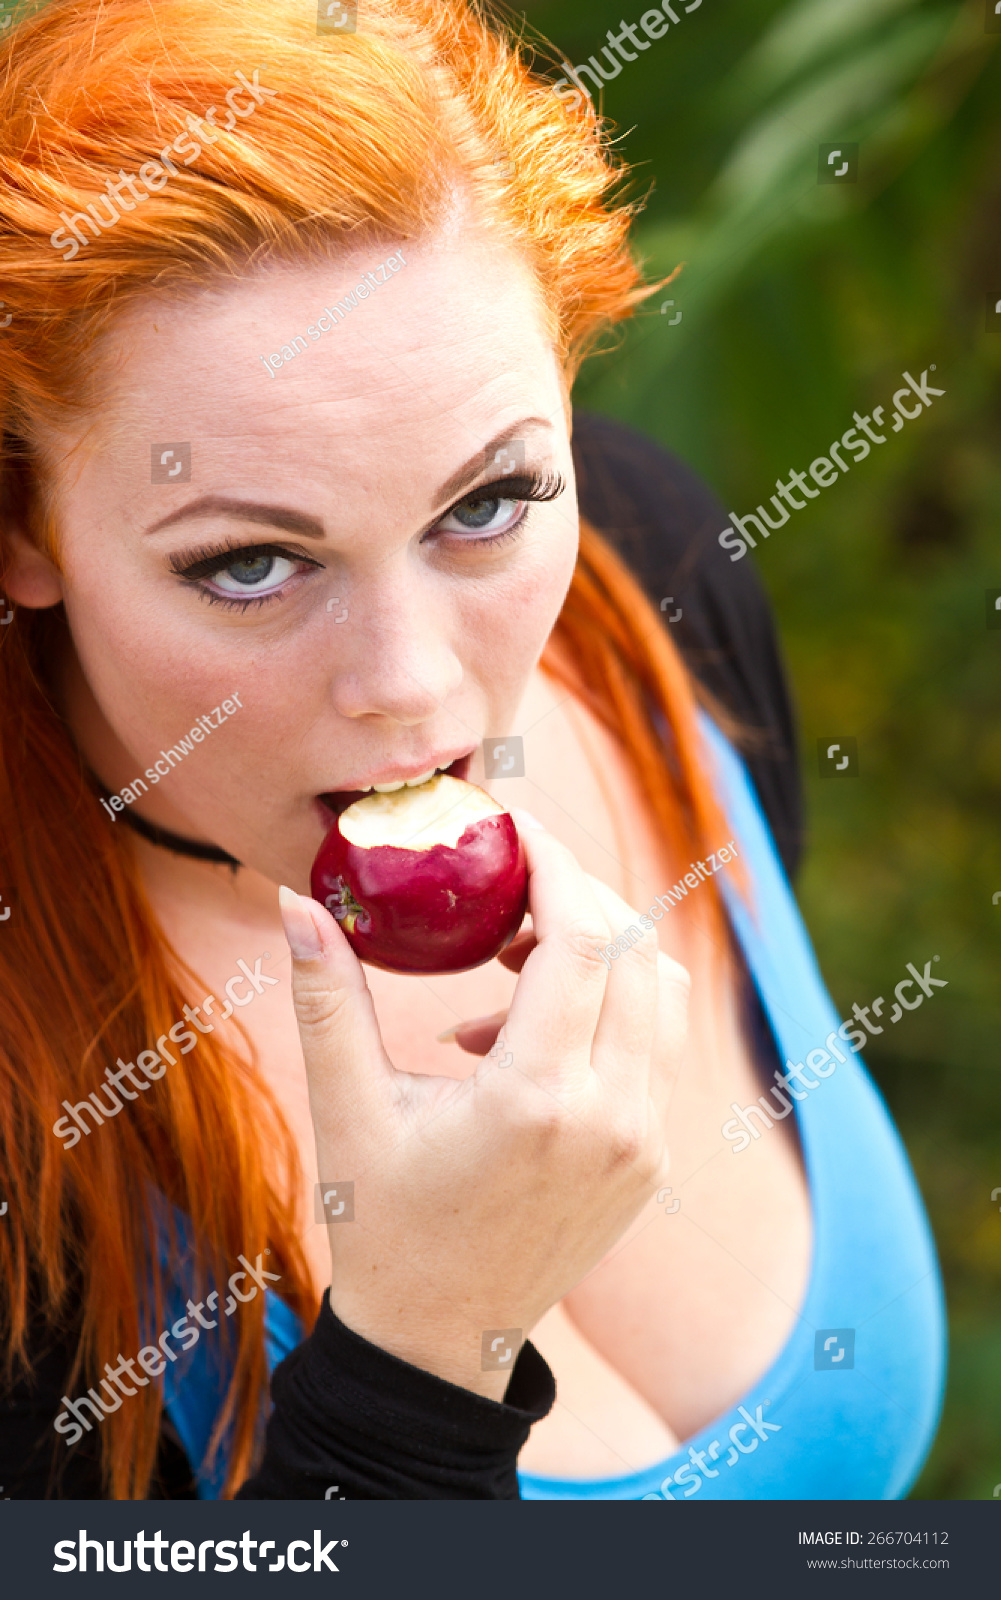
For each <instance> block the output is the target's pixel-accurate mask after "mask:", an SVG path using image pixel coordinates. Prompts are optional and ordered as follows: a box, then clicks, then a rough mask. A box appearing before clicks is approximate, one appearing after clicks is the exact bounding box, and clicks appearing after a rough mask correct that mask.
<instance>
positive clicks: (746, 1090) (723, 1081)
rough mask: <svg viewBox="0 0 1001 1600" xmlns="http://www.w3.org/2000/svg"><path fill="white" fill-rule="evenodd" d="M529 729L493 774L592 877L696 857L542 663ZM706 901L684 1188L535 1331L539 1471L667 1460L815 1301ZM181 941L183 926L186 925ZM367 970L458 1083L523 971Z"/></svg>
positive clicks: (273, 1029)
mask: <svg viewBox="0 0 1001 1600" xmlns="http://www.w3.org/2000/svg"><path fill="white" fill-rule="evenodd" d="M518 725H519V726H520V727H522V728H524V729H525V732H524V734H523V735H522V741H523V758H524V776H521V777H511V778H498V779H495V780H493V781H492V782H491V783H489V784H486V785H485V787H488V788H490V789H491V790H492V792H493V793H494V794H495V795H496V796H497V798H498V799H500V800H501V801H502V802H503V803H504V804H505V805H520V806H523V807H525V808H527V809H528V810H529V811H531V812H532V813H533V814H534V815H535V816H536V817H537V818H538V819H539V821H540V822H542V823H543V824H544V825H545V826H546V827H547V828H548V829H550V831H551V832H553V833H554V834H555V835H556V836H557V837H558V838H560V839H562V840H563V841H564V842H565V843H566V844H567V845H568V846H569V847H570V849H571V850H573V852H574V854H575V855H576V856H577V858H578V860H579V861H580V862H581V864H582V865H583V866H584V868H585V870H587V871H588V872H591V873H593V874H594V875H595V876H596V877H599V878H601V879H603V880H604V881H605V882H607V883H609V884H610V885H611V886H612V887H613V888H615V889H616V890H617V892H618V893H619V894H620V895H622V897H623V898H624V899H625V900H626V901H627V902H628V903H630V904H631V905H633V906H635V907H636V908H637V909H638V910H645V908H646V907H647V906H648V905H650V904H651V902H652V901H653V900H654V899H655V898H656V896H657V895H659V894H662V893H663V892H664V891H665V889H666V888H667V887H669V886H670V885H671V883H673V882H674V881H675V879H676V878H677V877H678V876H679V874H680V873H681V872H683V871H684V869H685V867H686V866H687V863H684V862H682V863H676V862H672V861H670V860H669V859H667V858H666V857H665V853H664V850H663V848H662V846H661V844H660V841H659V840H658V838H657V837H656V834H655V832H654V830H653V828H652V826H651V823H650V820H649V817H648V814H647V810H646V807H645V805H644V803H643V798H642V795H641V793H640V792H639V791H638V788H637V785H636V783H635V782H634V780H633V777H632V774H631V770H630V768H629V766H628V763H627V761H626V759H625V757H624V755H623V753H622V752H621V750H620V748H619V746H618V745H617V742H616V741H615V740H614V739H612V738H611V737H610V736H609V735H608V734H607V733H606V732H605V731H604V730H603V729H602V728H601V727H600V726H599V725H598V724H597V723H596V722H595V721H594V719H592V718H591V717H590V716H589V714H588V713H587V712H586V711H585V710H584V709H583V708H582V707H580V706H579V705H578V704H576V703H575V702H574V701H572V700H570V699H568V698H567V697H566V696H565V695H563V694H562V693H561V692H559V691H557V690H556V689H555V688H553V687H552V686H551V685H550V684H549V683H548V682H547V681H546V680H545V678H543V677H542V675H541V674H537V675H536V677H535V678H534V679H533V681H532V683H531V685H530V688H529V691H528V694H527V695H526V700H525V703H524V704H523V706H522V708H521V711H520V714H519V722H518ZM474 776H475V774H474ZM721 842H722V841H721ZM701 892H702V893H703V894H706V893H707V891H706V888H705V885H702V886H701ZM692 902H693V903H692V906H691V907H686V908H685V915H684V916H683V917H681V916H679V917H675V918H671V917H665V918H664V919H663V921H662V922H660V923H659V924H658V930H659V938H660V940H661V944H662V947H663V948H664V949H665V950H666V951H667V952H668V953H670V954H671V955H673V956H675V957H676V958H677V959H679V960H680V961H682V962H683V963H684V964H685V965H686V966H687V967H688V968H689V970H690V972H691V974H692V1006H691V1021H690V1032H689V1039H688V1044H687V1048H686V1052H685V1056H684V1059H683V1062H682V1066H681V1069H680V1072H679V1075H678V1079H677V1082H676V1085H675V1089H674V1093H673V1095H672V1100H671V1104H670V1107H669V1110H668V1115H667V1121H668V1126H667V1137H668V1143H669V1148H670V1153H671V1178H672V1184H671V1191H672V1192H671V1194H670V1195H667V1196H663V1197H662V1199H661V1200H660V1201H659V1202H658V1200H657V1199H656V1198H654V1199H653V1200H652V1201H651V1203H650V1205H649V1206H648V1207H647V1209H646V1210H645V1211H644V1213H642V1214H641V1216H640V1217H639V1218H637V1220H636V1222H635V1223H634V1224H633V1226H632V1228H631V1229H630V1230H629V1232H628V1233H627V1235H626V1236H625V1237H624V1238H623V1239H622V1240H621V1241H620V1242H619V1244H618V1246H617V1247H616V1249H615V1250H614V1251H613V1252H611V1254H610V1256H609V1258H608V1260H607V1261H606V1262H605V1263H603V1264H602V1265H601V1266H600V1267H599V1268H598V1269H597V1270H596V1271H595V1272H593V1273H592V1274H591V1275H590V1277H589V1278H588V1279H587V1280H585V1282H584V1283H583V1284H581V1285H579V1286H578V1287H577V1288H576V1289H575V1290H574V1291H573V1293H572V1294H571V1295H569V1296H568V1297H567V1299H566V1300H565V1301H564V1302H563V1304H562V1306H561V1307H560V1308H557V1309H556V1310H555V1311H554V1312H552V1313H550V1315H549V1316H548V1317H547V1318H546V1319H544V1322H543V1324H541V1325H540V1327H539V1329H538V1330H536V1332H535V1334H534V1335H533V1337H534V1338H535V1340H536V1342H537V1343H538V1344H539V1346H540V1348H541V1349H542V1350H543V1354H545V1355H546V1356H547V1359H549V1360H550V1362H551V1364H552V1365H553V1368H554V1371H555V1373H556V1377H557V1384H558V1389H559V1395H560V1398H559V1400H558V1402H557V1407H556V1409H555V1411H554V1413H553V1414H552V1415H551V1416H550V1417H549V1418H548V1419H546V1421H544V1422H543V1423H542V1424H540V1425H538V1426H537V1427H536V1428H535V1429H534V1430H533V1433H532V1437H531V1440H530V1441H529V1446H528V1447H527V1449H526V1453H525V1457H524V1463H523V1464H524V1465H526V1466H527V1467H529V1468H533V1467H534V1468H535V1469H536V1470H540V1471H547V1472H554V1473H557V1474H561V1473H562V1474H566V1475H571V1476H573V1475H583V1476H591V1475H603V1474H605V1473H608V1472H614V1471H628V1470H632V1469H634V1468H638V1467H639V1466H641V1465H644V1464H645V1463H646V1461H647V1460H655V1459H659V1458H662V1457H663V1456H664V1455H665V1454H667V1453H669V1450H670V1448H672V1447H673V1440H674V1437H675V1435H677V1436H679V1437H683V1436H685V1435H686V1434H687V1433H689V1432H691V1431H692V1430H693V1429H694V1428H696V1427H698V1426H699V1425H700V1424H701V1423H702V1422H704V1421H707V1420H709V1418H710V1417H711V1416H713V1415H714V1414H715V1413H716V1412H717V1411H718V1410H719V1409H720V1408H721V1406H723V1405H725V1404H727V1403H729V1402H730V1401H731V1400H733V1399H734V1398H737V1397H739V1395H740V1394H741V1393H742V1392H743V1389H744V1387H746V1385H747V1384H748V1383H750V1382H751V1381H753V1379H754V1377H755V1376H756V1375H757V1373H758V1372H760V1371H761V1370H763V1369H764V1367H765V1366H767V1364H768V1362H769V1361H770V1360H771V1359H772V1358H773V1356H774V1354H775V1353H777V1350H778V1348H779V1347H780V1346H781V1343H782V1341H783V1339H784V1337H785V1336H786V1335H787V1333H788V1330H789V1327H790V1325H791V1322H792V1320H793V1319H794V1316H795V1310H796V1307H797V1305H798V1303H799V1301H800V1299H801V1297H802V1292H803V1288H804V1285H805V1281H806V1276H807V1272H808V1264H809V1251H810V1217H809V1198H808V1192H807V1188H806V1184H805V1180H804V1177H803V1172H802V1166H801V1162H800V1159H799V1150H798V1144H797V1140H796V1135H795V1131H794V1129H793V1128H791V1127H789V1126H788V1124H776V1125H775V1127H774V1129H773V1130H772V1132H771V1134H770V1135H769V1139H768V1140H762V1141H760V1142H758V1143H757V1144H755V1145H753V1146H752V1147H751V1148H750V1149H748V1150H746V1151H745V1152H744V1153H743V1154H742V1155H741V1157H740V1158H739V1159H738V1160H735V1159H734V1158H733V1155H732V1151H731V1147H730V1146H729V1145H728V1144H727V1143H726V1142H725V1141H724V1140H723V1139H722V1137H721V1133H720V1129H721V1126H722V1123H723V1122H724V1121H725V1120H726V1119H727V1118H728V1117H730V1116H731V1115H732V1111H731V1110H730V1109H729V1108H730V1105H731V1103H732V1101H734V1100H735V1099H738V1098H740V1103H741V1104H746V1103H747V1101H748V1100H751V1099H754V1098H755V1097H756V1096H757V1095H758V1094H760V1093H761V1092H762V1087H763V1082H762V1081H761V1069H760V1067H759V1066H758V1065H757V1064H756V1063H755V1061H754V1060H753V1059H752V1057H751V1055H750V1052H749V1050H748V1047H747V1044H746V1041H745V1038H744V1035H743V1032H742V1028H741V1025H740V1021H739V1014H738V1005H737V1002H736V995H735V989H734V980H733V976H732V971H731V970H729V969H728V967H727V962H726V960H725V952H724V951H723V950H721V949H720V948H719V946H718V944H716V943H714V941H713V939H712V937H711V936H710V935H709V934H708V933H707V931H706V930H707V923H706V919H705V917H704V915H703V914H701V913H700V908H699V902H698V897H697V892H695V893H693V894H692ZM265 931H267V940H266V943H265V945H263V946H262V948H268V949H270V950H271V951H272V953H273V954H274V955H275V956H276V957H277V956H279V954H283V953H284V950H285V946H284V941H283V936H282V933H281V930H280V926H279V925H278V924H277V921H275V923H274V924H273V926H272V927H271V929H270V930H265V928H263V927H262V928H261V930H260V932H261V936H262V937H263V935H264V933H265ZM176 936H177V937H179V938H183V937H184V935H183V932H182V930H181V929H180V928H179V929H178V930H177V935H176ZM231 937H232V934H231V933H230V935H229V938H230V939H231ZM272 940H274V943H272V942H271V941H272ZM223 948H228V949H232V944H231V943H228V944H227V943H226V941H225V940H223V939H220V938H219V930H218V929H213V928H212V927H211V926H209V927H206V926H205V925H204V924H201V925H200V926H199V928H198V929H197V931H196V929H195V928H194V927H191V928H189V929H188V930H187V939H186V948H185V950H184V953H185V955H186V958H187V959H188V960H189V961H190V962H191V965H192V966H193V967H194V968H195V969H196V970H198V971H200V972H201V973H202V974H203V975H204V977H205V981H206V984H207V986H210V985H212V984H213V983H214V982H215V981H216V978H217V973H216V971H215V969H216V967H219V966H220V954H219V952H220V949H223ZM254 953H255V954H256V953H257V952H256V951H255V952H254ZM267 970H268V971H270V972H272V973H273V974H274V975H275V976H277V977H278V978H279V983H278V985H276V986H274V987H272V988H270V989H269V990H268V992H267V994H266V995H265V996H262V997H261V998H260V999H259V1000H257V1001H255V1004H254V1005H253V1006H252V1007H248V1008H247V1010H246V1011H245V1012H244V1013H243V1015H242V1018H241V1020H242V1022H243V1024H244V1026H245V1027H246V1029H247V1032H248V1034H249V1036H250V1038H251V1041H252V1043H253V1046H254V1049H255V1052H256V1055H257V1059H258V1063H259V1069H260V1071H261V1073H262V1074H263V1076H264V1077H265V1079H266V1080H267V1082H268V1083H269V1085H270V1087H271V1088H272V1090H273V1092H274V1093H275V1095H276V1097H277V1099H278V1100H279V1102H280V1104H281V1106H282V1108H283V1110H284V1114H285V1116H286V1119H287V1121H288V1123H289V1125H290V1127H291V1130H292V1132H293V1135H294V1137H295V1139H296V1142H297V1145H298V1148H299V1151H300V1157H301V1162H302V1168H303V1193H302V1196H301V1210H300V1214H301V1217H302V1219H303V1227H304V1235H303V1242H304V1246H305V1249H306V1252H307V1258H308V1260H309V1262H310V1265H311V1268H312V1271H313V1273H314V1277H315V1281H316V1284H317V1288H318V1289H319V1290H322V1289H323V1288H324V1287H325V1286H326V1284H327V1282H328V1281H329V1270H330V1264H329V1253H328V1247H327V1240H326V1232H325V1228H324V1227H323V1226H322V1224H317V1223H316V1222H314V1220H313V1202H312V1196H313V1185H314V1184H315V1183H316V1182H317V1180H318V1179H319V1178H320V1177H322V1178H323V1180H324V1181H328V1180H331V1179H335V1178H338V1177H341V1178H343V1177H344V1176H345V1175H344V1174H338V1173H323V1174H318V1173H317V1170H316V1156H315V1148H314V1143H313V1132H312V1124H311V1120H310V1114H309V1102H308V1095H307V1089H306V1080H305V1073H304V1069H303V1065H302V1057H301V1051H300V1047H299V1041H298V1034H297V1031H296V1025H295V1019H294V1015H293V1012H292V1005H291V991H290V985H289V969H288V963H287V960H275V961H273V962H272V963H271V964H270V965H269V966H268V969H267ZM367 976H368V981H369V985H370V988H371V991H372V995H373V1000H374V1004H375V1008H376V1013H377V1016H378V1019H379V1024H380V1028H381V1030H382V1033H383V1037H384V1040H385V1043H386V1047H387V1050H388V1052H389V1054H390V1056H391V1058H392V1060H393V1061H394V1062H395V1063H396V1065H397V1066H398V1067H400V1068H402V1069H404V1070H407V1071H411V1072H424V1073H440V1074H444V1075H448V1076H454V1077H461V1076H465V1075H467V1074H468V1073H470V1072H472V1071H473V1070H475V1065H476V1062H475V1059H474V1058H473V1057H471V1056H468V1055H465V1054H464V1053H463V1052H461V1051H460V1050H459V1049H458V1048H457V1047H456V1046H455V1045H454V1044H443V1043H440V1042H439V1041H438V1039H437V1035H438V1034H440V1033H441V1032H443V1031H444V1030H446V1029H448V1028H451V1027H453V1026H454V1025H455V1024H456V1023H457V1022H459V1021H462V1020H464V1019H467V1018H471V1017H475V1016H482V1015H487V1014H491V1013H493V1012H496V1011H503V1010H505V1009H506V1008H507V1006H508V1004H509V1002H510V999H511V995H512V993H513V991H514V987H515V983H516V978H515V977H514V975H512V974H510V973H508V972H506V971H505V970H504V969H503V968H502V967H500V966H499V965H498V964H497V963H496V962H492V963H489V964H488V965H486V966H484V967H480V968H477V969H476V970H475V971H473V972H468V973H461V974H455V975H450V976H444V977H442V976H434V977H429V978H414V977H407V976H402V975H398V974H391V973H384V972H379V971H376V970H374V969H369V970H368V972H367ZM216 992H219V990H218V989H216ZM790 1120H791V1119H790ZM737 1308H739V1315H738V1310H737ZM738 1327H739V1330H740V1333H739V1337H738V1336H737V1334H736V1329H737V1328H738ZM637 1457H639V1458H642V1459H636V1458H637ZM616 1463H617V1464H616Z"/></svg>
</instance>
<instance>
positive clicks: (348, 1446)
mask: <svg viewBox="0 0 1001 1600" xmlns="http://www.w3.org/2000/svg"><path fill="white" fill-rule="evenodd" d="M271 1397H272V1400H273V1401H274V1410H273V1412H272V1414H271V1417H270V1419H269V1421H268V1430H267V1440H266V1446H265V1455H264V1461H263V1463H262V1465H261V1469H260V1471H259V1472H257V1473H256V1474H255V1475H254V1476H253V1477H252V1478H250V1479H248V1481H247V1482H246V1483H245V1484H244V1486H243V1488H242V1489H241V1490H240V1492H239V1494H238V1495H237V1499H239V1500H323V1499H325V1498H326V1495H327V1492H328V1490H331V1491H333V1493H332V1495H331V1498H333V1495H334V1493H335V1494H336V1496H337V1498H340V1497H341V1496H344V1497H345V1498H346V1499H348V1500H517V1499H518V1497H519V1496H518V1478H517V1470H516V1469H517V1460H518V1453H519V1451H520V1450H521V1447H522V1445H523V1444H524V1443H525V1440H526V1439H527V1438H528V1435H529V1431H530V1429H531V1427H532V1424H533V1422H538V1421H540V1419H541V1418H542V1417H544V1416H545V1415H546V1413H547V1412H548V1411H549V1410H550V1408H551V1406H552V1404H553V1401H554V1399H555V1398H556V1384H555V1381H554V1379H553V1375H552V1373H551V1372H550V1370H549V1368H548V1366H547V1365H546V1363H545V1362H544V1361H543V1359H542V1357H541V1356H540V1355H539V1352H538V1351H537V1350H536V1348H535V1346H534V1345H532V1344H530V1343H529V1342H528V1341H527V1340H526V1342H525V1343H524V1344H523V1345H522V1347H521V1350H520V1351H519V1353H518V1358H517V1361H516V1362H515V1365H514V1368H513V1370H512V1372H511V1378H510V1381H509V1383H508V1386H507V1392H506V1394H505V1396H504V1400H503V1401H495V1400H488V1399H485V1398H484V1397H483V1396H482V1395H478V1394H474V1393H473V1391H472V1390H470V1389H462V1388H459V1387H458V1386H457V1385H456V1384H453V1383H448V1382H447V1381H446V1380H445V1379H444V1378H438V1377H436V1376H435V1375H434V1374H433V1373H431V1372H425V1371H423V1369H422V1368H420V1367H412V1366H411V1365H410V1364H409V1363H408V1362H406V1361H401V1360H400V1359H399V1358H398V1357H397V1356H392V1355H389V1354H388V1352H387V1351H385V1350H381V1349H379V1348H378V1347H377V1346H376V1345H373V1344H370V1343H369V1342H368V1340H366V1339H363V1338H361V1337H360V1335H358V1334H357V1333H353V1332H352V1331H351V1329H350V1328H348V1327H346V1326H345V1324H344V1323H343V1322H341V1321H340V1319H339V1318H338V1317H337V1316H335V1314H334V1312H333V1311H332V1310H331V1309H330V1303H329V1301H328V1299H327V1297H326V1295H324V1297H323V1307H322V1310H321V1311H320V1315H319V1317H318V1318H317V1322H316V1327H315V1328H314V1330H313V1332H312V1334H311V1335H310V1337H309V1338H308V1339H305V1340H304V1341H303V1343H302V1344H301V1345H299V1346H298V1348H297V1349H295V1350H293V1352H292V1354H291V1355H290V1356H287V1357H286V1358H285V1360H284V1361H283V1362H282V1363H281V1365H280V1366H278V1367H276V1368H275V1371H274V1374H273V1375H272V1380H271ZM335 1486H336V1487H335Z"/></svg>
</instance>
